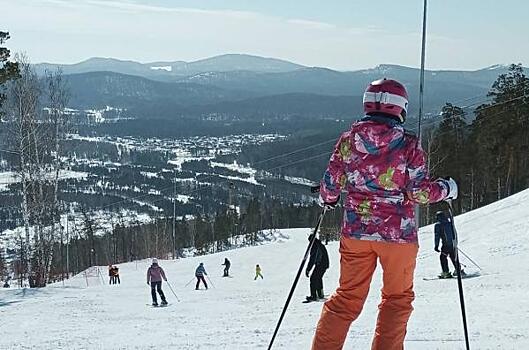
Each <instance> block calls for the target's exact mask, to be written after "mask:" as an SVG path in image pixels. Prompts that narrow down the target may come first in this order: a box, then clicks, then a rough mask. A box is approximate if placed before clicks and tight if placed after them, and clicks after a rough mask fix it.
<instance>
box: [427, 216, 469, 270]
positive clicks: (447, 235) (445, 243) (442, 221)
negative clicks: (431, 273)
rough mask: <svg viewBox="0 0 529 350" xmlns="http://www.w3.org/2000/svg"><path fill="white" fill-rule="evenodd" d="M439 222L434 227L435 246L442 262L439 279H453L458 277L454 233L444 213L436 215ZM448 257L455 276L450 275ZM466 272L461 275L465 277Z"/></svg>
mask: <svg viewBox="0 0 529 350" xmlns="http://www.w3.org/2000/svg"><path fill="white" fill-rule="evenodd" d="M435 216H436V218H437V222H436V223H435V226H434V231H435V242H434V244H435V246H434V250H435V251H436V252H438V253H441V254H440V256H439V260H440V261H441V269H442V272H441V274H440V275H439V278H452V277H454V276H457V263H456V256H455V249H454V238H455V237H454V231H453V230H452V224H451V223H450V221H449V220H448V218H447V217H446V215H445V214H444V213H443V212H442V211H438V212H437V213H436V214H435ZM439 241H441V250H439ZM448 257H450V260H452V265H454V268H455V270H454V274H453V275H452V274H451V273H450V269H449V268H448ZM464 274H465V272H464V271H463V270H461V275H464Z"/></svg>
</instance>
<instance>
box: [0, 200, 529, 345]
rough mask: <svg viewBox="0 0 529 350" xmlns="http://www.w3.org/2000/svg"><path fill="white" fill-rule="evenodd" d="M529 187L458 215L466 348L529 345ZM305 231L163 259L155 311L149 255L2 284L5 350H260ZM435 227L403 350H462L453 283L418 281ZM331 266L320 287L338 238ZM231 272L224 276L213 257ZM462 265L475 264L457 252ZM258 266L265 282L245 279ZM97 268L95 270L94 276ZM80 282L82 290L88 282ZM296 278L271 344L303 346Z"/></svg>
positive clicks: (354, 339) (375, 287)
mask: <svg viewBox="0 0 529 350" xmlns="http://www.w3.org/2000/svg"><path fill="white" fill-rule="evenodd" d="M528 202H529V190H527V191H524V192H521V193H518V194H516V195H514V196H511V197H509V198H507V199H504V200H502V201H499V202H497V203H494V204H491V205H489V206H487V207H484V208H481V209H479V210H475V211H473V212H469V213H466V214H464V215H461V216H459V217H457V218H456V225H457V228H458V231H459V236H460V248H461V249H462V251H464V252H465V253H466V254H467V255H468V256H470V257H471V258H472V259H473V260H474V261H475V262H477V263H478V264H479V265H480V266H481V267H482V269H483V271H482V276H481V277H477V278H471V279H465V280H463V284H464V288H465V298H466V307H467V317H468V322H469V334H470V342H471V347H472V348H473V349H480V350H486V349H528V348H529V335H528V333H527V320H528V319H529V298H527V290H529V279H528V278H527V276H528V274H529V240H528V239H527V235H528V234H529V219H528V218H529V206H528V205H527V203H528ZM310 231H311V230H310V229H288V230H282V231H281V232H282V234H283V236H289V237H290V239H282V240H279V241H276V242H274V243H270V244H265V245H260V246H254V247H245V248H240V249H235V250H230V251H226V252H221V253H216V254H211V255H207V256H199V257H190V258H185V259H179V260H176V261H160V265H161V266H162V267H163V268H164V269H165V271H166V273H167V277H168V278H169V282H170V284H171V286H172V287H173V289H174V292H176V294H177V295H178V297H179V299H180V300H181V301H180V302H177V300H176V298H175V296H174V295H173V294H172V292H171V289H170V288H169V285H168V284H167V283H164V285H163V288H164V292H165V294H166V296H167V299H168V300H169V303H170V305H169V307H167V308H152V307H151V306H149V304H150V289H149V287H148V286H147V284H146V277H145V274H146V270H147V267H148V266H149V263H150V262H149V261H148V260H143V261H137V262H132V263H126V264H120V265H119V268H120V275H121V285H112V286H110V285H107V284H106V283H107V282H106V280H107V273H106V268H105V267H101V269H100V272H101V275H99V274H98V273H97V270H92V271H91V272H92V273H91V274H90V275H88V276H85V275H83V274H81V275H78V276H77V277H75V278H73V279H71V280H69V281H67V282H66V283H64V285H63V284H62V283H57V284H55V285H52V286H50V287H47V288H43V289H38V290H28V289H25V290H21V289H15V288H11V289H5V290H2V291H0V299H1V300H0V317H1V319H2V323H1V324H0V331H1V332H0V333H1V334H2V335H3V336H2V337H0V348H2V349H39V350H40V349H138V350H139V349H153V348H157V349H265V348H266V347H267V345H268V342H269V340H270V337H271V335H272V332H273V330H274V327H275V324H276V322H277V319H278V318H279V315H280V312H281V308H282V306H283V304H284V301H285V299H286V296H287V294H288V291H289V289H290V286H291V284H292V281H293V279H294V276H295V273H296V271H297V269H298V267H299V262H300V260H301V257H302V255H303V253H304V251H305V248H306V245H307V235H308V234H309V233H310ZM432 231H433V227H432V226H428V227H425V228H423V229H421V234H420V237H421V248H420V252H419V257H418V265H417V270H416V278H415V292H416V301H415V303H414V307H415V311H414V312H413V314H412V317H411V320H410V323H409V326H408V334H407V336H406V342H405V348H406V349H411V350H424V349H426V350H428V349H432V350H433V349H441V350H444V349H446V350H448V349H450V350H454V349H456V350H457V349H464V337H463V332H462V322H461V314H460V309H459V301H458V290H457V281H456V280H455V279H454V280H433V281H425V280H423V278H425V277H433V276H436V275H437V274H438V273H439V272H440V267H439V258H438V254H437V253H435V252H434V251H433V237H432V236H433V234H432ZM327 249H328V251H329V254H330V259H331V267H330V269H329V271H328V272H327V274H326V275H325V278H324V284H325V291H326V293H330V292H332V291H333V290H334V289H335V288H336V285H337V279H338V273H339V270H338V264H339V256H338V243H337V242H331V243H329V245H328V246H327ZM225 257H228V258H229V259H230V260H231V262H232V268H231V270H230V273H231V274H232V278H222V277H220V276H221V275H222V268H223V266H221V264H222V262H223V261H224V258H225ZM461 259H462V263H464V264H465V265H467V267H466V269H467V271H468V272H472V271H475V270H476V268H475V267H473V266H472V263H471V262H470V261H469V260H468V259H466V258H464V257H463V256H462V257H461ZM200 262H204V264H205V267H206V270H207V271H208V273H209V278H210V279H211V282H212V283H211V288H210V289H209V290H207V291H206V290H199V291H195V290H194V283H195V280H194V277H193V276H194V269H195V267H196V266H197V265H198V264H199V263H200ZM255 264H260V265H261V267H262V269H263V270H262V271H263V275H264V279H263V280H257V281H254V279H253V278H254V273H255ZM94 271H95V272H94ZM380 277H381V276H380V269H378V270H377V275H376V276H375V277H374V279H373V283H372V288H371V291H370V295H369V297H368V301H367V303H366V305H365V307H364V310H363V313H362V315H361V316H360V317H359V319H358V320H357V321H356V322H355V323H354V324H353V326H352V327H351V329H350V332H349V335H348V338H347V342H346V345H345V347H344V348H345V349H368V348H370V343H371V339H372V335H373V329H374V326H375V322H376V315H377V304H378V302H379V300H380V296H379V294H380V292H379V290H380V288H381V281H380V279H381V278H380ZM87 284H88V287H87ZM307 293H308V279H307V278H305V277H302V278H301V280H300V283H299V285H298V288H297V290H296V292H295V295H294V297H293V299H292V303H291V305H290V308H289V310H288V312H287V314H286V316H285V319H284V321H283V325H282V327H281V330H280V332H279V335H278V337H277V339H276V344H275V345H274V349H288V350H292V349H293V350H296V349H309V348H310V343H311V339H312V336H313V333H314V328H315V326H316V323H317V321H318V317H319V314H320V311H321V308H322V304H321V303H318V302H317V303H311V304H302V303H301V301H302V300H303V299H304V297H305V295H306V294H307Z"/></svg>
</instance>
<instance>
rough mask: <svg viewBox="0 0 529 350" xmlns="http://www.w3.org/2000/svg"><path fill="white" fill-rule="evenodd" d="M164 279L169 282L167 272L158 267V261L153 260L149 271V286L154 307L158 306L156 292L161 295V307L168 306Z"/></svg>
mask: <svg viewBox="0 0 529 350" xmlns="http://www.w3.org/2000/svg"><path fill="white" fill-rule="evenodd" d="M162 278H163V280H164V281H166V282H167V278H166V277H165V272H164V271H163V269H162V268H161V267H160V266H159V265H158V259H156V258H154V259H152V265H151V266H150V267H149V269H148V270H147V284H148V285H150V286H151V296H152V306H158V300H157V298H156V292H158V294H160V299H162V303H161V305H167V300H166V299H165V295H164V294H163V291H162Z"/></svg>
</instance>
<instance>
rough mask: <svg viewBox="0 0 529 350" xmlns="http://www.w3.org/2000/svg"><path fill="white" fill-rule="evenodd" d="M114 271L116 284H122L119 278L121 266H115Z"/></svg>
mask: <svg viewBox="0 0 529 350" xmlns="http://www.w3.org/2000/svg"><path fill="white" fill-rule="evenodd" d="M112 271H113V275H114V284H116V283H117V284H121V280H120V279H119V267H117V266H113V267H112Z"/></svg>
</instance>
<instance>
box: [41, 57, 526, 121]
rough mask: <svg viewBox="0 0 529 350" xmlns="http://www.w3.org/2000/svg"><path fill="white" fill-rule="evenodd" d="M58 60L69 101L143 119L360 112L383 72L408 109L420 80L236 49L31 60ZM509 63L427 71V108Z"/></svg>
mask: <svg viewBox="0 0 529 350" xmlns="http://www.w3.org/2000/svg"><path fill="white" fill-rule="evenodd" d="M58 67H60V68H61V69H62V70H63V72H64V74H65V75H66V76H67V79H68V81H69V85H70V88H71V92H72V99H71V105H72V107H78V108H91V107H102V106H106V105H110V106H114V107H122V108H127V109H129V110H133V111H135V112H136V113H137V117H141V118H152V117H156V118H159V117H162V118H173V117H176V116H180V115H192V116H196V115H209V114H215V113H223V114H228V115H230V116H233V117H236V118H258V117H259V116H261V117H270V116H274V117H281V116H282V115H285V116H292V115H299V116H301V117H303V116H306V117H339V116H345V115H350V114H352V115H355V114H358V113H360V112H361V109H360V107H361V97H360V96H361V94H362V92H363V90H364V88H365V86H366V85H367V84H368V83H369V82H371V81H373V80H375V79H379V78H381V77H389V78H395V79H398V80H400V81H401V82H403V83H404V84H405V85H406V86H407V87H408V90H409V94H410V106H411V107H410V113H411V114H413V113H414V112H415V111H416V108H415V107H416V106H417V97H418V83H419V70H418V69H416V68H410V67H403V66H398V65H379V66H377V67H375V68H373V69H365V70H359V71H352V72H340V71H335V70H331V69H327V68H319V67H306V66H302V65H299V64H295V63H292V62H288V61H284V60H278V59H274V58H264V57H258V56H250V55H239V54H237V55H222V56H216V57H212V58H208V59H204V60H199V61H194V62H183V61H175V62H152V63H138V62H134V61H121V60H116V59H111V58H91V59H88V60H86V61H83V62H80V63H77V64H71V65H56V64H48V63H41V64H36V65H35V68H36V70H37V72H38V73H40V74H42V73H44V71H45V70H54V69H56V68H58ZM507 68H508V67H507V66H502V65H497V66H491V67H488V68H485V69H480V70H476V71H442V70H441V71H427V72H426V76H425V80H426V89H425V91H426V92H425V110H426V111H427V112H431V113H435V112H436V111H438V110H439V108H440V107H441V106H442V105H443V104H444V103H445V102H447V101H449V102H453V103H456V104H457V103H458V101H464V100H465V99H469V98H475V99H474V100H472V103H476V102H477V103H479V102H485V101H486V100H487V98H486V93H487V92H488V90H489V89H490V86H491V85H492V83H493V82H494V80H495V79H496V78H497V77H498V75H499V74H502V73H505V72H506V71H507ZM526 71H527V69H526ZM476 96H477V97H476ZM462 104H464V103H462ZM346 112H348V113H346ZM344 114H345V115H344Z"/></svg>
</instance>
